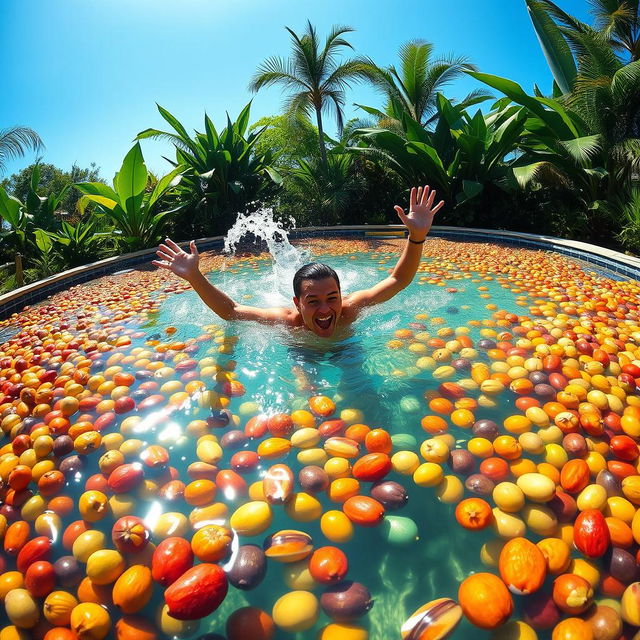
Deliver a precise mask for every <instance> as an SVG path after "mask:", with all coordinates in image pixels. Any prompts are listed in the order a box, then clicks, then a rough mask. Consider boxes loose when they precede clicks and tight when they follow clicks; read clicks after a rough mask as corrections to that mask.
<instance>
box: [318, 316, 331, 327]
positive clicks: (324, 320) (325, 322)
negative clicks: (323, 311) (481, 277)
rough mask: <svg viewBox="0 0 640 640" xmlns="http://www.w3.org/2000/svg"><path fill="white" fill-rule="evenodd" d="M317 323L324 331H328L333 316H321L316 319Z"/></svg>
mask: <svg viewBox="0 0 640 640" xmlns="http://www.w3.org/2000/svg"><path fill="white" fill-rule="evenodd" d="M314 322H315V323H316V325H318V326H319V327H320V328H321V329H322V330H323V331H326V330H327V329H328V328H329V327H330V326H331V323H332V322H333V316H320V317H317V318H315V319H314Z"/></svg>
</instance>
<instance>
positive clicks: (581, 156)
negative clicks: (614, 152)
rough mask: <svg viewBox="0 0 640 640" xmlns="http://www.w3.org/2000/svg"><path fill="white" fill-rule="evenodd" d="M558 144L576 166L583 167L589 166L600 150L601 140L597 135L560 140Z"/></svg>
mask: <svg viewBox="0 0 640 640" xmlns="http://www.w3.org/2000/svg"><path fill="white" fill-rule="evenodd" d="M559 144H560V146H561V147H563V148H564V149H565V150H566V151H567V152H568V153H569V155H570V157H571V158H572V159H573V161H574V162H575V163H576V164H578V165H580V166H583V167H587V166H589V164H590V163H591V160H592V158H594V157H595V156H596V155H597V154H598V152H599V151H600V150H601V149H602V139H601V137H600V136H599V135H595V136H583V137H582V138H573V139H572V140H561V141H560V143H559Z"/></svg>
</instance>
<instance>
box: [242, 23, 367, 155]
mask: <svg viewBox="0 0 640 640" xmlns="http://www.w3.org/2000/svg"><path fill="white" fill-rule="evenodd" d="M286 29H287V31H288V32H289V33H290V34H291V45H292V49H291V57H290V58H289V59H285V58H281V57H278V56H272V57H270V58H267V59H266V60H265V61H264V62H263V63H262V64H261V65H260V66H259V67H258V70H257V71H256V74H255V75H254V77H253V79H252V80H251V83H250V85H249V89H250V90H251V91H254V92H256V91H259V90H260V89H262V87H268V86H271V85H275V84H280V85H283V86H284V87H285V88H286V89H287V90H289V91H290V95H289V97H288V99H287V101H286V110H287V112H288V114H289V115H291V116H304V117H306V118H309V117H310V116H311V114H312V113H313V112H314V111H315V115H316V121H317V124H318V138H319V140H318V143H319V147H320V158H321V161H322V165H323V166H325V167H326V166H327V150H326V147H325V139H324V128H323V125H322V114H323V112H326V111H333V113H334V115H335V118H336V122H337V125H338V130H339V131H341V130H342V125H343V122H344V105H345V91H346V89H348V88H350V86H351V84H350V83H351V82H353V81H356V80H360V79H364V77H365V76H364V74H363V72H362V65H361V63H360V62H359V61H358V60H345V61H342V62H341V61H339V60H338V59H337V54H338V52H339V51H340V50H341V49H343V48H349V49H353V47H352V46H351V44H349V42H347V41H346V40H345V39H344V38H343V37H342V36H343V35H344V34H345V33H350V32H351V31H353V29H352V28H351V27H346V26H334V27H333V28H332V30H331V33H330V34H329V36H328V37H327V39H326V41H325V43H324V46H322V48H321V43H320V41H319V39H318V35H317V33H316V30H315V28H314V27H313V25H312V24H311V22H310V21H308V22H307V29H306V31H305V32H304V34H303V35H302V36H299V35H298V34H296V33H295V32H294V31H293V30H291V29H290V28H289V27H286Z"/></svg>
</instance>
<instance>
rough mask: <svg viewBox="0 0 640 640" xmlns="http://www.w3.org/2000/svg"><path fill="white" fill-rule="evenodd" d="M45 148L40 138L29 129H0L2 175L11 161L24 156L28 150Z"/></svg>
mask: <svg viewBox="0 0 640 640" xmlns="http://www.w3.org/2000/svg"><path fill="white" fill-rule="evenodd" d="M43 146H44V145H43V143H42V140H41V139H40V136H39V135H38V134H37V133H36V132H35V131H34V130H33V129H30V128H29V127H17V126H16V127H9V128H8V129H0V173H1V172H3V171H4V170H5V168H6V163H7V162H8V161H9V160H13V159H15V158H19V157H20V156H23V155H24V154H25V151H26V150H27V149H28V148H31V149H33V150H34V151H40V150H41V149H42V148H43Z"/></svg>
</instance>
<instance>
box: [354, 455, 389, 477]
mask: <svg viewBox="0 0 640 640" xmlns="http://www.w3.org/2000/svg"><path fill="white" fill-rule="evenodd" d="M389 471H391V458H390V457H389V456H388V455H387V454H386V453H367V454H366V455H364V456H362V458H359V459H358V460H357V461H356V463H355V464H354V465H353V469H352V473H353V477H354V478H357V479H358V480H362V481H364V482H377V481H378V480H382V478H384V477H385V476H386V475H387V474H388V473H389Z"/></svg>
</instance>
